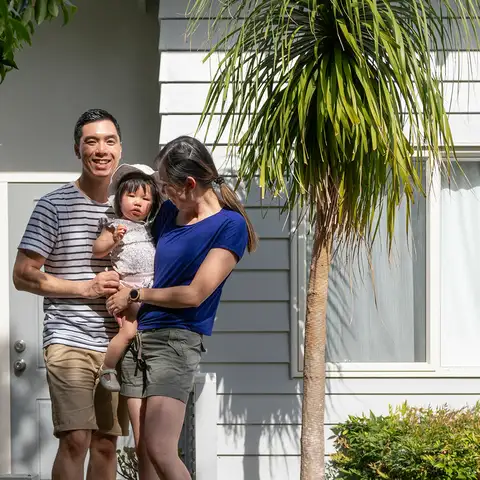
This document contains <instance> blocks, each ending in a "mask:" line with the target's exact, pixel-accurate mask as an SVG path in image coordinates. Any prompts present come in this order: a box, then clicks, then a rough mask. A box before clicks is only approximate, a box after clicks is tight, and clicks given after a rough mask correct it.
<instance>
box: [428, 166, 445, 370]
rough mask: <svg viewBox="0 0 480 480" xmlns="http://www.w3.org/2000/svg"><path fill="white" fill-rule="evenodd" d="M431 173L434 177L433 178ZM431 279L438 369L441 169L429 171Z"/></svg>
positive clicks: (431, 342)
mask: <svg viewBox="0 0 480 480" xmlns="http://www.w3.org/2000/svg"><path fill="white" fill-rule="evenodd" d="M430 173H431V175H430ZM427 178H429V179H430V180H431V183H430V185H427V227H426V234H427V235H426V242H427V249H426V250H427V251H426V253H427V256H426V260H427V265H426V268H427V275H426V281H427V284H426V299H425V300H426V307H427V311H426V314H427V318H426V320H427V322H426V328H427V360H428V362H429V363H430V364H431V365H432V366H433V367H434V368H435V369H438V368H439V367H440V355H441V352H440V345H441V336H440V328H441V311H440V310H441V280H440V275H441V272H440V266H441V249H440V241H441V240H440V238H441V189H442V184H441V181H442V175H441V172H440V168H439V167H438V166H437V167H436V168H435V169H434V170H433V172H432V171H431V169H430V168H429V169H427Z"/></svg>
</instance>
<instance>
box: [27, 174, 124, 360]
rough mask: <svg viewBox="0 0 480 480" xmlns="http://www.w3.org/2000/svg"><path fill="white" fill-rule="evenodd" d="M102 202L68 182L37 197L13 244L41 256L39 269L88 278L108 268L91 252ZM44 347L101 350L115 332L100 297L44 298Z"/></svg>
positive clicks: (106, 211) (108, 212) (105, 214)
mask: <svg viewBox="0 0 480 480" xmlns="http://www.w3.org/2000/svg"><path fill="white" fill-rule="evenodd" d="M112 217H113V211H112V209H111V208H110V206H109V205H108V204H104V203H98V202H94V201H93V200H91V199H89V198H88V197H86V196H85V195H84V194H83V193H82V192H81V191H80V190H79V189H78V188H77V187H76V186H75V184H73V183H70V184H67V185H65V186H63V187H61V188H59V189H57V190H55V191H53V192H51V193H49V194H47V195H45V196H44V197H42V198H41V199H40V200H39V201H38V203H37V205H36V206H35V209H34V211H33V213H32V216H31V217H30V220H29V222H28V225H27V228H26V231H25V234H24V235H23V238H22V241H21V242H20V245H19V247H18V248H20V249H25V250H31V251H33V252H36V253H38V254H40V255H42V256H43V257H45V259H46V261H45V266H44V270H45V272H46V273H49V274H51V275H55V276H56V277H59V278H64V279H66V280H75V281H78V280H90V279H92V278H94V277H95V275H96V274H97V273H99V272H102V271H104V270H105V268H106V267H110V266H111V263H110V258H109V257H105V258H103V259H96V258H93V256H92V246H93V242H94V241H95V239H96V238H97V236H98V235H99V233H100V228H101V224H102V219H106V218H112ZM44 311H45V321H44V330H43V345H44V347H46V346H48V345H50V344H54V343H60V344H63V345H69V346H72V347H79V348H86V349H89V350H97V351H101V352H104V351H105V350H106V347H107V345H108V341H109V339H110V338H111V337H113V336H114V335H115V333H116V332H117V331H118V327H117V324H116V322H115V320H114V319H113V318H112V317H111V316H110V315H109V313H108V312H107V309H106V307H105V298H98V299H95V300H89V299H83V298H53V297H49V298H45V299H44Z"/></svg>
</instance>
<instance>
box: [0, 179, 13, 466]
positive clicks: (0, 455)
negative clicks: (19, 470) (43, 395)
mask: <svg viewBox="0 0 480 480" xmlns="http://www.w3.org/2000/svg"><path fill="white" fill-rule="evenodd" d="M0 225H3V226H4V227H5V226H7V227H6V228H7V234H6V235H5V234H4V235H0V291H2V292H10V265H9V255H8V253H9V251H8V184H7V182H5V181H1V179H0ZM0 405H1V406H2V413H1V415H0V432H2V433H1V435H0V472H2V473H10V472H11V468H12V450H11V447H12V445H11V442H12V435H11V425H10V310H9V293H7V301H5V297H4V301H3V302H2V318H1V320H0Z"/></svg>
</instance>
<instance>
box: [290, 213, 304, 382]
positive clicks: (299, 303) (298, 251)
mask: <svg viewBox="0 0 480 480" xmlns="http://www.w3.org/2000/svg"><path fill="white" fill-rule="evenodd" d="M306 234H307V226H306V222H305V221H302V215H301V213H300V211H299V208H298V207H297V208H295V210H293V211H292V212H291V214H290V242H291V244H290V359H291V361H290V375H291V376H292V378H296V377H302V376H303V338H304V336H305V315H306V302H305V301H304V299H306V298H307V292H306V289H307V288H308V286H307V285H306V282H300V279H303V278H307V255H306Z"/></svg>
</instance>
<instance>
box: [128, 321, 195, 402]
mask: <svg viewBox="0 0 480 480" xmlns="http://www.w3.org/2000/svg"><path fill="white" fill-rule="evenodd" d="M203 351H205V350H204V348H203V343H202V335H199V334H198V333H195V332H191V331H190V330H184V329H180V328H162V329H155V330H143V331H141V330H139V331H138V332H137V335H136V337H135V340H134V341H133V342H132V344H131V345H130V347H129V348H128V349H127V351H126V353H125V356H124V358H123V361H122V367H121V379H122V389H121V392H120V393H121V394H122V395H124V396H125V397H133V398H146V397H152V396H161V397H170V398H176V399H177V400H180V401H182V402H184V403H187V400H188V397H189V395H190V392H191V391H192V388H193V381H194V376H195V373H196V371H197V368H198V364H199V363H200V359H201V357H202V352H203Z"/></svg>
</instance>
